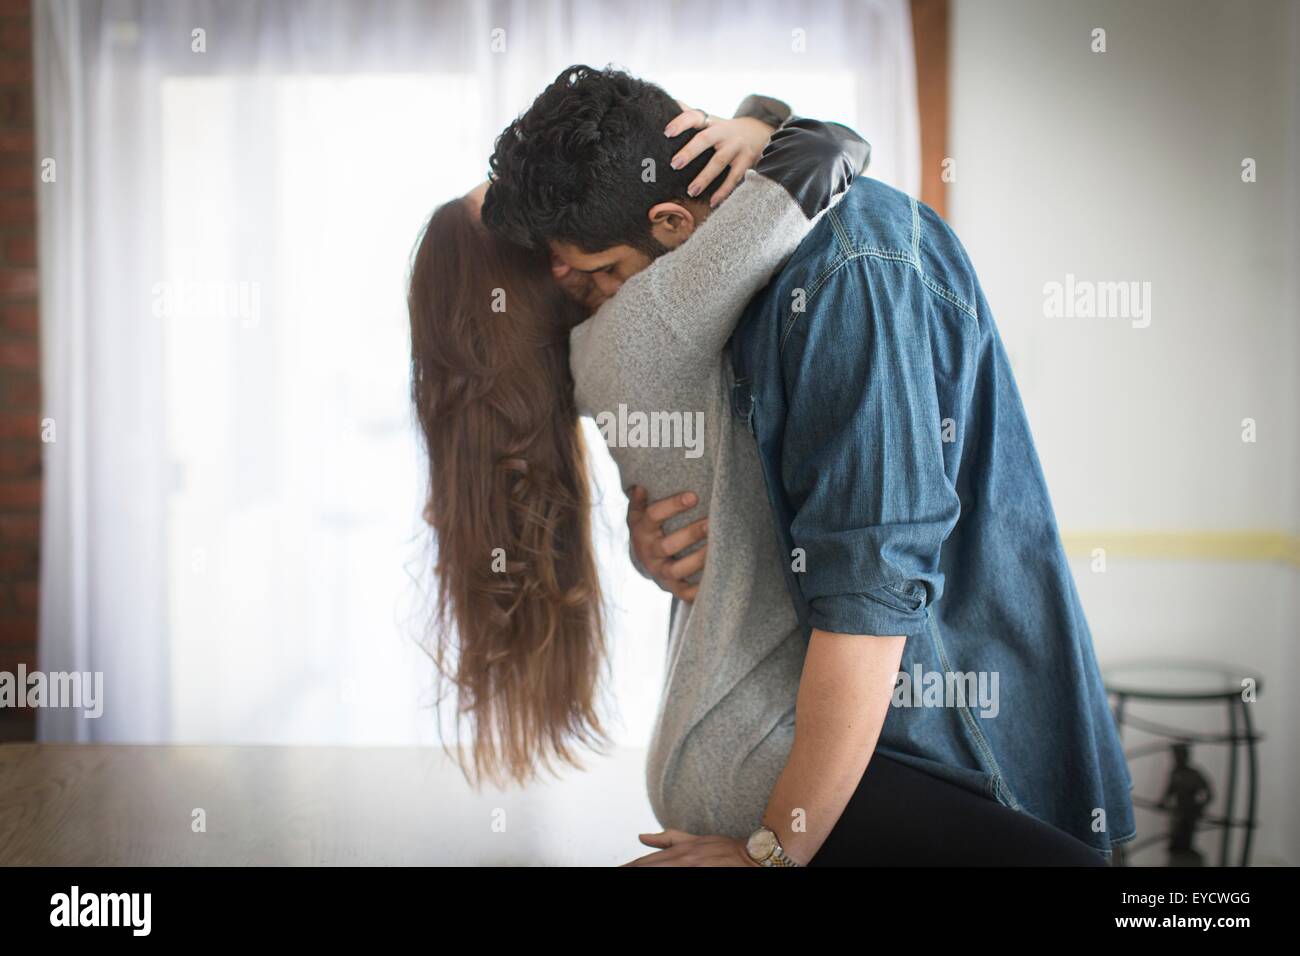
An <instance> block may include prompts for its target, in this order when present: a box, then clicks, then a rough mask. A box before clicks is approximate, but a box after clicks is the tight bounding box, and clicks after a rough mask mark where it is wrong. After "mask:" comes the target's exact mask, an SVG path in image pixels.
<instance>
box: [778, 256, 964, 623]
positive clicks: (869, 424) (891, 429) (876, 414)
mask: <svg viewBox="0 0 1300 956" xmlns="http://www.w3.org/2000/svg"><path fill="white" fill-rule="evenodd" d="M918 284H919V283H913V282H912V281H911V280H910V277H908V276H907V275H906V273H904V272H902V271H901V269H900V267H899V266H898V265H897V264H890V263H880V262H878V261H876V260H873V259H871V258H870V257H861V258H857V259H851V260H849V261H848V262H846V263H844V264H842V265H840V266H839V267H838V268H837V269H836V270H835V271H834V272H833V273H831V275H830V276H829V277H828V278H827V279H826V280H825V281H824V282H823V283H822V284H821V285H820V286H819V287H818V288H817V289H816V291H815V292H814V293H813V294H812V295H811V296H810V297H809V300H808V304H807V308H806V309H805V311H804V312H803V313H802V314H800V313H794V314H792V316H791V321H790V324H789V330H788V332H787V333H786V337H785V343H784V346H783V349H782V364H783V374H784V377H785V385H786V396H787V419H786V423H785V430H784V435H783V439H782V447H781V473H782V482H783V485H784V490H785V494H786V498H787V501H788V502H789V505H790V508H791V514H792V519H791V538H792V541H793V544H794V547H795V549H796V553H795V555H794V560H795V562H796V563H795V565H794V566H795V568H796V570H797V573H796V575H795V577H796V578H797V580H798V582H799V586H800V588H801V590H802V592H803V597H804V600H805V601H806V603H807V605H808V607H809V609H810V620H809V623H810V624H811V626H812V627H814V628H818V629H820V630H824V631H830V632H833V633H840V634H870V635H876V636H882V637H883V636H894V635H907V636H910V635H914V634H919V633H921V632H922V630H923V628H924V625H925V619H926V608H927V607H928V606H929V605H930V604H931V603H933V602H934V601H935V600H937V599H938V598H939V596H940V595H941V594H942V592H943V573H942V572H941V570H940V551H941V549H942V547H943V545H944V542H945V541H946V540H947V539H948V536H949V535H950V533H951V532H952V529H953V527H954V526H955V525H956V522H957V517H958V515H959V513H960V500H959V496H958V494H957V491H956V487H955V485H954V481H953V480H952V478H950V475H949V469H950V468H951V469H952V470H953V471H954V472H955V469H956V464H955V461H956V457H957V456H956V455H955V454H953V453H952V451H951V450H950V451H949V453H947V454H946V453H945V445H944V442H945V438H948V437H950V435H951V433H952V432H953V431H954V427H955V421H959V420H960V419H961V418H962V417H963V416H962V415H961V413H960V410H958V409H952V408H941V405H942V404H945V402H947V401H949V400H948V399H945V398H944V397H943V396H944V395H945V394H955V393H960V391H961V387H960V382H957V387H956V389H955V391H954V390H953V388H952V385H953V381H952V377H953V376H954V375H956V376H957V377H958V378H959V377H960V374H961V371H960V369H961V366H962V365H963V364H964V359H963V355H962V350H963V333H962V330H961V329H960V328H959V327H956V326H954V327H952V328H947V327H936V324H935V322H934V321H932V317H933V312H932V311H931V310H928V309H927V306H928V304H929V303H927V301H926V299H925V294H924V292H921V291H919V290H918V289H917V288H915V285H918ZM940 326H942V323H940ZM936 362H938V363H939V364H941V365H943V366H944V372H943V375H942V376H940V373H939V372H938V371H937V368H936ZM941 377H942V378H943V379H944V381H943V382H942V384H941V382H940V378H941ZM945 417H949V418H950V423H949V427H948V428H947V429H945V423H944V418H945ZM953 419H955V421H954V420H953ZM800 552H801V553H800ZM800 559H802V561H801V560H800ZM800 563H801V564H802V567H801V568H800Z"/></svg>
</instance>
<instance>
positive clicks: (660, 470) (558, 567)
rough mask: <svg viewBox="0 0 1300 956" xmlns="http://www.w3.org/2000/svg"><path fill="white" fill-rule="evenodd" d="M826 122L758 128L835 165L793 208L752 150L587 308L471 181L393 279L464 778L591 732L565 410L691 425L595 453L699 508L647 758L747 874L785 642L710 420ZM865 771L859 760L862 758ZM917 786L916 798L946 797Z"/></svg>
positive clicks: (758, 511) (773, 564) (790, 241)
mask: <svg viewBox="0 0 1300 956" xmlns="http://www.w3.org/2000/svg"><path fill="white" fill-rule="evenodd" d="M679 119H680V118H679ZM826 129H827V127H825V126H820V124H814V125H813V126H812V127H810V128H808V129H804V130H800V129H798V128H797V127H787V128H786V129H783V130H782V132H781V134H780V135H779V139H780V149H782V150H785V151H786V152H787V154H788V153H789V151H791V150H801V149H806V150H808V151H809V155H813V156H816V157H818V158H819V161H820V162H822V163H824V164H825V165H826V166H827V167H829V168H834V167H844V166H848V167H850V169H849V175H848V176H844V177H839V178H837V177H834V176H821V177H814V181H815V182H816V183H817V185H818V187H819V188H821V189H822V191H823V192H822V194H821V195H819V196H817V198H816V201H815V202H814V203H813V204H812V208H811V209H804V208H801V207H800V204H799V203H798V202H796V201H794V200H793V199H792V196H794V195H803V196H805V197H806V196H807V194H808V191H809V190H808V183H803V184H801V187H802V188H792V187H791V186H790V184H788V183H786V184H782V183H781V182H779V176H777V175H775V174H773V177H772V178H768V177H765V176H764V175H763V173H764V162H763V161H762V160H760V162H759V163H758V165H757V166H756V167H755V169H754V170H753V171H752V172H750V173H749V174H748V175H747V176H746V180H745V182H744V183H743V184H741V185H740V186H739V187H738V188H736V190H735V193H734V195H732V196H731V198H730V199H729V200H728V201H727V202H726V203H723V204H722V205H721V206H720V207H719V208H718V209H717V210H716V211H715V212H713V213H712V214H711V215H709V216H708V217H707V219H705V220H704V221H703V224H702V225H700V226H699V227H698V229H699V232H700V235H699V236H698V237H696V238H693V239H691V241H688V242H685V243H684V244H683V245H681V246H680V247H678V248H676V249H675V250H674V251H672V252H670V253H668V254H666V255H663V256H661V257H660V258H658V259H657V260H655V261H654V263H653V264H652V265H650V266H649V267H648V268H646V269H644V270H643V271H641V272H639V273H637V274H636V275H634V276H632V277H631V278H630V279H628V280H627V282H625V283H624V284H623V285H622V288H621V289H620V290H619V291H618V294H617V295H616V296H615V297H614V298H612V299H609V300H608V301H606V302H604V304H602V305H601V306H600V308H599V309H598V310H597V311H596V313H595V314H594V315H593V316H591V317H590V318H588V319H584V318H583V315H582V313H581V312H580V311H578V310H575V308H574V307H573V306H572V304H571V303H570V302H569V301H568V300H567V299H566V298H565V297H564V295H563V294H562V293H561V292H560V291H559V289H558V288H557V287H556V285H555V283H554V282H553V281H552V278H551V275H550V270H549V267H548V262H547V261H546V259H545V258H544V257H539V256H536V255H533V254H531V253H527V252H524V251H522V250H518V249H514V248H511V247H509V246H507V245H505V244H504V243H502V242H500V241H499V240H497V239H495V238H493V237H492V236H491V235H489V234H488V233H487V232H486V231H485V230H483V229H482V227H481V225H480V224H479V223H478V222H477V214H476V213H477V205H476V202H477V200H478V197H479V196H480V195H481V190H479V191H476V193H475V194H471V196H469V197H466V198H465V199H463V200H455V201H453V202H451V203H448V204H447V205H445V206H443V207H441V208H440V209H439V210H438V211H437V212H436V213H435V214H434V216H433V218H432V219H431V221H430V223H429V226H428V228H427V230H426V232H425V235H424V237H423V240H422V241H421V244H420V247H419V250H418V252H417V255H416V259H415V263H414V266H413V275H412V287H411V299H410V305H411V323H412V350H413V353H412V354H413V399H414V401H415V404H416V408H417V414H418V415H419V418H420V422H421V426H422V428H423V431H424V434H425V439H426V442H427V445H428V450H429V454H430V476H431V488H430V497H429V503H428V506H427V508H426V517H427V518H428V520H429V522H430V524H431V526H432V527H433V529H434V531H435V533H436V535H437V538H438V547H439V552H438V562H437V568H436V570H437V573H438V576H439V587H440V593H439V611H440V614H441V618H442V620H441V624H442V629H441V633H440V641H439V645H438V649H437V655H436V656H437V660H438V663H439V667H440V670H442V671H443V673H445V674H448V676H449V677H450V678H451V679H452V680H453V681H454V682H455V683H456V685H457V688H458V690H459V693H460V704H461V706H460V710H461V712H462V713H463V714H465V715H467V716H468V719H469V721H470V723H471V725H472V730H473V738H474V748H473V762H474V766H475V770H476V773H477V774H486V775H489V776H492V777H494V778H495V777H496V776H497V774H498V772H499V771H500V772H504V773H505V774H507V775H509V776H511V777H513V778H514V779H516V780H519V781H521V782H522V781H524V780H525V779H527V777H528V776H529V775H530V773H531V771H532V768H533V767H534V765H535V764H537V763H541V764H544V765H547V766H549V765H550V760H551V759H552V758H555V759H558V760H560V761H563V762H570V763H573V762H576V761H575V759H574V756H575V755H574V752H573V747H574V746H576V745H578V744H584V745H591V744H595V743H599V742H600V741H602V740H603V739H604V733H603V730H602V728H601V727H600V724H599V720H598V718H597V715H596V713H595V705H594V696H595V687H596V684H597V682H598V675H599V673H600V670H601V666H602V664H603V661H604V658H603V654H604V643H603V634H602V630H601V622H600V616H599V607H600V601H599V582H598V580H597V576H596V572H595V565H594V561H593V559H592V547H591V540H590V528H589V524H588V521H589V518H588V515H589V505H590V503H589V501H588V500H587V492H586V490H587V473H586V467H585V462H584V457H583V450H582V447H581V443H580V441H579V437H578V428H577V419H578V414H579V412H586V413H591V414H600V413H604V412H612V411H613V410H614V409H616V408H619V407H620V406H624V407H626V408H629V409H632V410H634V411H636V410H640V411H643V412H650V411H660V412H667V413H673V412H676V413H681V414H683V415H695V416H700V418H701V420H702V421H703V426H704V427H703V434H704V448H703V453H702V454H699V455H697V456H691V455H687V454H683V450H682V449H681V448H673V447H671V446H670V447H667V448H665V447H664V446H663V445H662V444H660V443H655V444H653V445H650V444H647V443H644V442H635V441H626V440H625V436H623V435H622V434H621V432H620V433H619V437H618V438H617V439H616V440H614V441H612V442H611V448H610V451H611V454H612V455H613V457H614V459H615V462H616V463H617V464H618V466H619V469H620V474H621V477H622V480H623V483H624V485H625V486H626V485H629V484H636V485H638V486H640V487H642V488H645V489H646V490H647V491H648V492H649V494H650V497H652V498H660V497H663V496H665V495H666V494H668V493H669V492H671V491H674V490H676V489H679V488H695V489H702V492H701V494H700V496H699V500H698V503H697V507H696V508H695V509H694V512H695V514H692V513H689V512H688V513H687V514H686V515H684V516H682V518H681V519H680V521H681V522H685V521H687V520H690V519H691V518H692V517H694V516H695V515H696V514H705V513H706V514H708V516H709V537H710V540H711V542H712V546H711V549H710V550H711V552H712V554H711V557H710V560H709V562H708V563H707V564H706V565H705V566H704V569H703V574H702V577H701V579H700V582H699V589H698V593H697V595H696V598H695V601H694V602H693V603H692V604H690V605H685V604H682V605H678V606H677V608H676V610H675V614H674V619H673V625H672V634H671V636H670V643H669V658H668V667H667V675H666V679H665V684H664V689H663V696H662V698H661V702H660V708H659V714H658V717H657V720H656V728H655V733H654V738H653V740H652V744H651V752H650V757H649V761H648V765H647V783H648V785H649V792H650V800H651V805H652V807H653V809H654V811H655V814H656V816H657V817H658V819H659V820H660V822H661V823H663V824H664V825H665V826H666V827H670V828H673V829H674V830H679V831H686V832H688V833H692V834H712V835H716V837H715V838H714V839H715V840H716V841H717V842H715V843H713V844H710V847H709V853H708V854H706V855H704V856H703V857H702V858H701V859H703V861H704V862H716V863H734V864H737V865H754V861H753V860H752V859H751V856H750V854H747V853H746V852H745V843H744V841H745V838H746V837H748V836H749V835H750V834H752V833H753V832H754V831H755V829H756V827H758V826H759V825H760V824H761V821H762V818H763V814H764V811H765V808H766V806H767V803H768V799H769V796H770V795H771V793H772V789H773V785H774V783H775V781H776V779H777V777H778V776H779V775H780V773H781V771H782V769H783V767H784V766H785V762H786V758H787V757H788V755H789V752H790V747H791V744H792V741H793V735H794V713H795V700H796V695H797V691H798V686H799V675H800V669H801V665H802V661H803V655H804V650H805V648H804V642H803V638H802V633H801V630H800V628H799V625H798V622H797V620H796V617H795V614H794V610H793V607H792V605H791V603H790V601H789V598H788V596H787V595H786V593H785V585H784V579H783V573H782V569H781V565H780V563H779V561H780V558H779V553H778V545H777V540H776V536H775V531H774V529H773V528H772V526H771V519H770V516H769V511H768V505H767V500H766V492H765V489H764V485H763V478H762V474H761V467H760V462H759V459H758V456H757V452H756V450H755V448H754V443H753V439H752V437H751V436H750V435H749V434H748V433H747V431H746V430H745V426H744V422H743V420H740V419H738V418H736V417H734V416H733V415H732V414H731V409H730V405H729V396H730V389H731V385H732V384H733V383H732V382H731V380H730V367H729V363H727V362H726V360H725V357H724V353H723V346H724V345H725V343H726V341H727V339H728V338H729V336H730V334H731V331H732V328H733V327H734V323H735V321H736V319H737V318H738V317H739V315H740V314H741V312H742V311H743V308H744V304H745V303H746V302H747V301H748V299H749V298H750V297H751V296H752V295H753V294H754V293H755V292H757V291H758V290H759V289H760V288H761V287H762V286H763V285H764V284H765V283H766V282H767V281H768V279H769V278H770V277H771V275H772V274H773V272H774V271H775V270H776V269H777V268H779V266H780V264H781V263H782V261H783V260H784V259H785V257H787V256H788V255H789V253H790V252H792V251H793V250H794V248H795V247H796V246H797V245H798V243H799V241H800V240H801V239H802V238H803V236H804V235H806V234H807V232H808V231H809V230H810V229H811V228H812V225H813V224H814V222H815V221H816V220H817V218H819V217H820V215H821V213H822V212H824V211H825V210H826V209H827V208H828V207H829V206H830V205H832V204H833V202H834V201H835V200H836V199H837V198H838V196H839V195H841V194H842V191H843V189H844V188H845V187H846V186H847V179H848V178H850V177H851V174H852V172H855V171H857V170H859V169H860V167H861V166H862V165H863V164H864V163H863V161H864V160H865V150H863V149H862V147H863V146H865V144H863V143H862V142H861V140H860V139H857V138H856V137H855V138H854V139H853V140H852V141H848V140H844V141H841V143H840V145H841V146H842V147H843V152H841V153H836V154H834V155H832V153H831V152H828V151H827V150H826V149H825V145H826ZM839 129H840V130H842V129H843V128H842V127H840V128H839ZM801 134H803V135H801ZM819 137H820V138H819ZM774 152H775V151H774V150H769V152H768V153H767V154H765V159H768V158H770V157H772V156H773V154H774ZM804 166H805V168H806V166H807V164H804ZM769 168H771V169H773V170H775V169H777V168H780V169H782V170H784V171H785V172H787V173H788V171H789V168H790V167H789V164H788V163H787V164H782V163H780V162H769ZM733 171H734V170H733ZM705 233H707V236H706V235H705ZM570 374H571V376H572V377H570ZM598 421H599V419H598ZM606 437H607V440H609V439H610V437H611V436H610V433H609V432H608V431H607V433H606ZM453 628H454V630H455V631H456V632H458V633H457V640H456V643H455V645H454V646H453V644H452V643H451V632H452V630H453ZM453 650H454V651H455V652H456V655H457V656H456V660H455V663H454V665H451V666H450V667H448V666H447V665H448V658H449V657H450V656H451V653H452V651H453ZM886 762H887V761H886V758H884V757H883V756H881V755H879V754H877V755H875V756H874V757H873V758H872V761H871V764H872V766H873V767H876V766H879V765H881V764H884V763H886ZM886 772H887V771H886ZM878 775H879V772H878V773H877V776H878ZM917 776H918V777H923V778H925V779H924V780H923V781H921V782H920V786H922V787H925V788H929V789H931V790H932V789H934V788H946V787H950V786H951V785H948V784H945V783H943V782H941V781H938V780H937V779H935V778H929V777H925V775H923V774H918V775H917ZM865 780H866V778H865V777H864V781H865ZM906 782H907V783H909V784H910V783H912V781H910V780H909V781H906ZM951 789H954V790H955V789H958V788H955V787H952V788H951ZM944 792H946V791H944ZM870 796H871V795H870V794H867V793H864V794H863V795H862V797H861V799H858V795H855V802H856V803H858V804H861V805H866V801H867V800H868V799H869V797H870ZM969 796H971V799H974V800H980V798H979V797H976V796H973V795H969ZM984 802H987V803H989V804H990V807H991V808H996V809H1000V810H1005V809H1006V808H1002V807H998V805H996V804H993V803H992V802H991V801H984ZM978 809H979V810H981V811H982V810H984V809H985V808H983V807H981V808H978ZM896 812H897V811H896ZM902 812H907V810H906V808H905V807H904V808H903V809H902ZM1006 812H1007V814H1009V815H1011V816H1012V817H1016V816H1021V815H1018V814H1014V812H1013V811H1009V810H1007V811H1006ZM843 818H844V821H845V824H844V827H841V826H840V825H839V824H837V826H836V830H835V831H834V832H832V834H831V835H830V837H829V838H828V839H827V840H826V844H825V846H826V848H827V850H826V853H827V859H834V860H835V862H858V863H865V862H868V860H867V859H866V858H864V857H862V856H861V854H860V852H858V851H857V850H853V849H851V850H850V851H849V852H847V857H848V858H847V859H846V858H845V856H846V854H845V852H844V851H843V848H844V847H845V846H849V847H852V848H858V847H861V846H862V845H863V843H862V842H861V841H854V840H852V839H851V837H852V836H853V835H852V834H847V833H845V832H844V830H845V827H849V826H852V827H853V828H854V829H855V831H856V832H857V833H858V834H859V835H860V833H861V831H862V830H863V828H864V827H867V828H870V827H874V826H878V825H879V821H878V820H875V819H871V818H870V815H868V816H867V817H866V818H865V819H864V815H863V813H862V812H861V810H860V808H859V809H857V810H855V807H854V803H851V804H850V806H849V807H848V808H846V811H845V813H844V815H843ZM1026 820H1028V818H1026ZM995 822H996V821H995ZM1030 822H1031V823H1032V822H1035V821H1030ZM995 829H996V827H995ZM1049 829H1050V828H1049ZM1066 839H1069V838H1068V837H1066ZM646 842H650V843H652V845H660V846H662V845H663V844H662V843H654V842H653V841H646ZM837 848H840V849H838V850H837ZM1085 849H1086V848H1085ZM836 852H839V853H840V856H839V858H835V856H834V854H835V853H836ZM855 852H858V855H857V856H856V857H855V856H854V853H855ZM818 856H821V852H819V854H818ZM795 862H796V863H799V862H803V863H806V862H809V861H795ZM876 862H888V861H886V860H877V861H876Z"/></svg>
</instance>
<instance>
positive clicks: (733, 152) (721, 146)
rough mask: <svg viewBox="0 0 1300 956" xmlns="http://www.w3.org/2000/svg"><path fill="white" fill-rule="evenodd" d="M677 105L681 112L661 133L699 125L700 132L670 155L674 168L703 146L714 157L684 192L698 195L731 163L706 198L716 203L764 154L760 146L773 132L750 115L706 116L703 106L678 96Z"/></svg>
mask: <svg viewBox="0 0 1300 956" xmlns="http://www.w3.org/2000/svg"><path fill="white" fill-rule="evenodd" d="M678 105H679V106H681V107H682V112H681V113H679V114H678V115H677V116H675V117H674V118H673V120H672V122H670V123H669V124H668V125H667V126H666V127H664V135H665V136H667V137H669V138H671V137H673V136H678V135H680V134H682V133H684V132H686V131H687V130H688V129H698V130H699V131H700V132H698V133H696V134H695V135H694V136H692V137H691V138H690V140H689V141H688V142H687V144H686V145H685V146H683V147H682V148H681V149H679V150H678V151H677V154H676V155H675V156H673V159H672V164H673V169H681V168H682V167H683V166H687V165H689V164H690V163H691V162H692V161H693V160H694V159H695V157H697V156H699V155H700V153H702V152H704V151H705V150H706V149H709V148H710V147H712V149H713V157H712V158H711V159H710V160H709V162H708V163H707V164H706V165H705V167H704V169H703V170H701V171H700V174H699V175H698V176H696V177H695V179H693V180H692V181H691V184H690V186H689V187H687V192H689V193H690V195H692V196H698V195H699V194H700V193H702V192H704V190H705V188H706V187H707V186H708V185H709V183H711V182H713V181H714V180H715V179H717V178H718V177H719V176H721V175H722V171H723V170H724V169H727V167H728V166H729V167H731V168H730V170H728V172H727V178H726V179H725V180H724V181H723V183H722V185H721V186H719V187H718V188H717V191H715V192H714V194H713V195H712V196H711V197H710V198H709V205H710V207H716V206H717V205H718V203H720V202H722V201H723V200H724V199H726V198H727V197H728V196H730V195H731V193H732V191H733V190H734V189H735V188H736V187H737V186H739V185H740V181H741V180H742V179H744V178H745V173H746V171H748V170H749V169H750V167H752V166H753V165H754V164H755V163H756V162H758V157H759V156H761V155H763V149H764V147H766V146H767V141H768V140H769V139H770V138H771V136H772V127H770V126H768V125H767V124H766V123H764V122H763V121H762V120H758V119H754V118H753V117H751V116H741V117H738V118H736V119H722V118H721V117H719V116H709V115H708V114H707V113H705V112H704V111H703V110H700V109H694V108H691V107H687V106H686V105H685V104H683V103H681V101H680V100H679V101H678Z"/></svg>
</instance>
